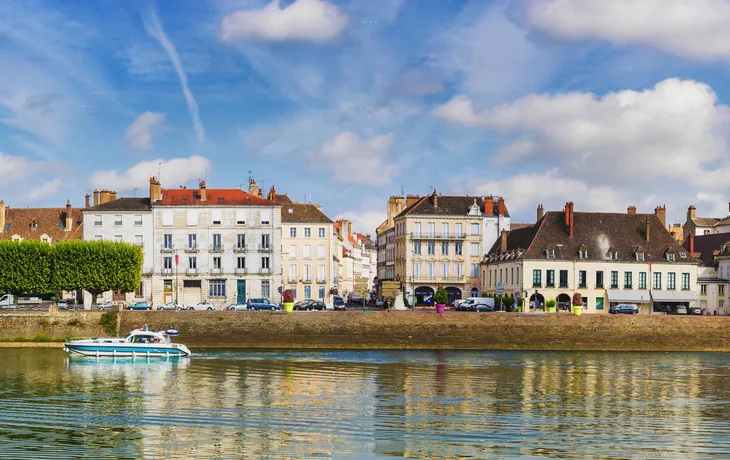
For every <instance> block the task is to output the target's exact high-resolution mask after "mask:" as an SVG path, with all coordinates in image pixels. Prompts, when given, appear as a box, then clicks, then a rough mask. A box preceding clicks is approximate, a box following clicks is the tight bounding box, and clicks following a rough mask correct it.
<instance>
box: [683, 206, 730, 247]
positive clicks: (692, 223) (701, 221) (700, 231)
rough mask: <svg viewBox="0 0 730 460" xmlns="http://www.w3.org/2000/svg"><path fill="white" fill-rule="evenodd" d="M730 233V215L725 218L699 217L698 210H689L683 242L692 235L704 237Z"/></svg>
mask: <svg viewBox="0 0 730 460" xmlns="http://www.w3.org/2000/svg"><path fill="white" fill-rule="evenodd" d="M729 232H730V215H727V216H724V217H697V209H696V208H695V207H694V206H690V207H689V208H688V209H687V220H686V221H685V222H684V226H683V227H682V241H684V240H686V239H687V238H689V236H690V235H694V236H703V235H714V234H717V233H729Z"/></svg>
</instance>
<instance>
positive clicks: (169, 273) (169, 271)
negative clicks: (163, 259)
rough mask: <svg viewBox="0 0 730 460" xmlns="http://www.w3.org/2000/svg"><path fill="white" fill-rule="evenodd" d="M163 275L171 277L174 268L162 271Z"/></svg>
mask: <svg viewBox="0 0 730 460" xmlns="http://www.w3.org/2000/svg"><path fill="white" fill-rule="evenodd" d="M162 274H163V275H171V274H172V268H163V269H162Z"/></svg>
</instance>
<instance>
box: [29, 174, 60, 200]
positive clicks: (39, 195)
mask: <svg viewBox="0 0 730 460" xmlns="http://www.w3.org/2000/svg"><path fill="white" fill-rule="evenodd" d="M61 185H63V182H62V181H61V179H60V178H58V177H57V178H55V179H53V180H50V181H48V182H46V183H45V184H43V185H41V186H39V187H34V188H32V189H30V190H29V191H28V194H27V196H28V200H30V201H38V200H42V199H45V198H50V197H52V196H53V195H55V194H56V193H57V192H58V191H59V190H60V189H61Z"/></svg>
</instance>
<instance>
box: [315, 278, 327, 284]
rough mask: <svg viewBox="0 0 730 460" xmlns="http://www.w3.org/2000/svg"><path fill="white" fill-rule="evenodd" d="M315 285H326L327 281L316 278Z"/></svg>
mask: <svg viewBox="0 0 730 460" xmlns="http://www.w3.org/2000/svg"><path fill="white" fill-rule="evenodd" d="M317 284H327V280H326V279H325V278H317Z"/></svg>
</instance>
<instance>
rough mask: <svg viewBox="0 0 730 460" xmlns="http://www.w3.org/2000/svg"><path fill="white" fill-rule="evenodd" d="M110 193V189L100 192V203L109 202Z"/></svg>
mask: <svg viewBox="0 0 730 460" xmlns="http://www.w3.org/2000/svg"><path fill="white" fill-rule="evenodd" d="M110 195H111V192H110V191H109V190H102V191H101V192H99V204H104V203H108V202H109V197H110Z"/></svg>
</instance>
